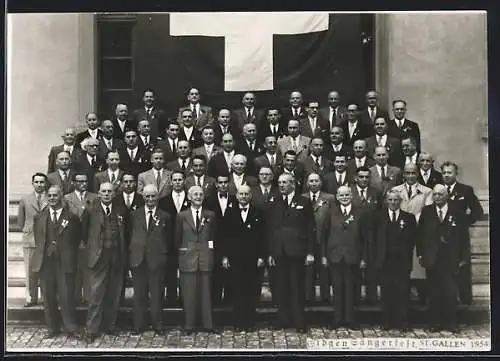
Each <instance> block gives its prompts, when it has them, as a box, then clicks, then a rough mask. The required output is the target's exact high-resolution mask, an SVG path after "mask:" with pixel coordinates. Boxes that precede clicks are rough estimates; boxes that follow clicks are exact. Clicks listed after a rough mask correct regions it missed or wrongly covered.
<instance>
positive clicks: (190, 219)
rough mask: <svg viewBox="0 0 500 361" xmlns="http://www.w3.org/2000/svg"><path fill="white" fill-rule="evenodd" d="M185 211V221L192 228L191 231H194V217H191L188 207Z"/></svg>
mask: <svg viewBox="0 0 500 361" xmlns="http://www.w3.org/2000/svg"><path fill="white" fill-rule="evenodd" d="M187 211H188V213H187V215H186V221H187V222H188V224H189V225H190V226H191V228H192V229H193V231H195V232H196V226H195V223H194V219H193V213H192V212H191V210H190V209H188V210H187Z"/></svg>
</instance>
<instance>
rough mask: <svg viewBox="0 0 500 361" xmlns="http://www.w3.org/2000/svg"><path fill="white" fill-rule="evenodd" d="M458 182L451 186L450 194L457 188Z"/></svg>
mask: <svg viewBox="0 0 500 361" xmlns="http://www.w3.org/2000/svg"><path fill="white" fill-rule="evenodd" d="M456 184H457V182H455V183H453V184H452V185H451V186H450V193H449V194H452V193H453V190H454V189H455V185H456ZM446 188H448V186H446Z"/></svg>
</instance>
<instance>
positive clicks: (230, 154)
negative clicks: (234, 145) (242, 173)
mask: <svg viewBox="0 0 500 361" xmlns="http://www.w3.org/2000/svg"><path fill="white" fill-rule="evenodd" d="M224 156H227V157H232V156H234V149H233V150H232V151H230V152H229V153H227V152H226V151H224Z"/></svg>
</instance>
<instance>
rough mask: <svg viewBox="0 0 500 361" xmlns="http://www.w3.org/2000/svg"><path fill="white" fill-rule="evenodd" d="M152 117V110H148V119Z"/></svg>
mask: <svg viewBox="0 0 500 361" xmlns="http://www.w3.org/2000/svg"><path fill="white" fill-rule="evenodd" d="M149 116H151V108H148V117H149Z"/></svg>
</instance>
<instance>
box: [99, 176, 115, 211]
mask: <svg viewBox="0 0 500 361" xmlns="http://www.w3.org/2000/svg"><path fill="white" fill-rule="evenodd" d="M98 195H99V198H100V199H101V202H102V203H103V204H105V205H109V204H111V202H112V201H113V197H114V195H115V189H114V187H113V185H112V184H111V183H109V182H104V183H101V184H100V185H99V192H98Z"/></svg>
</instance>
